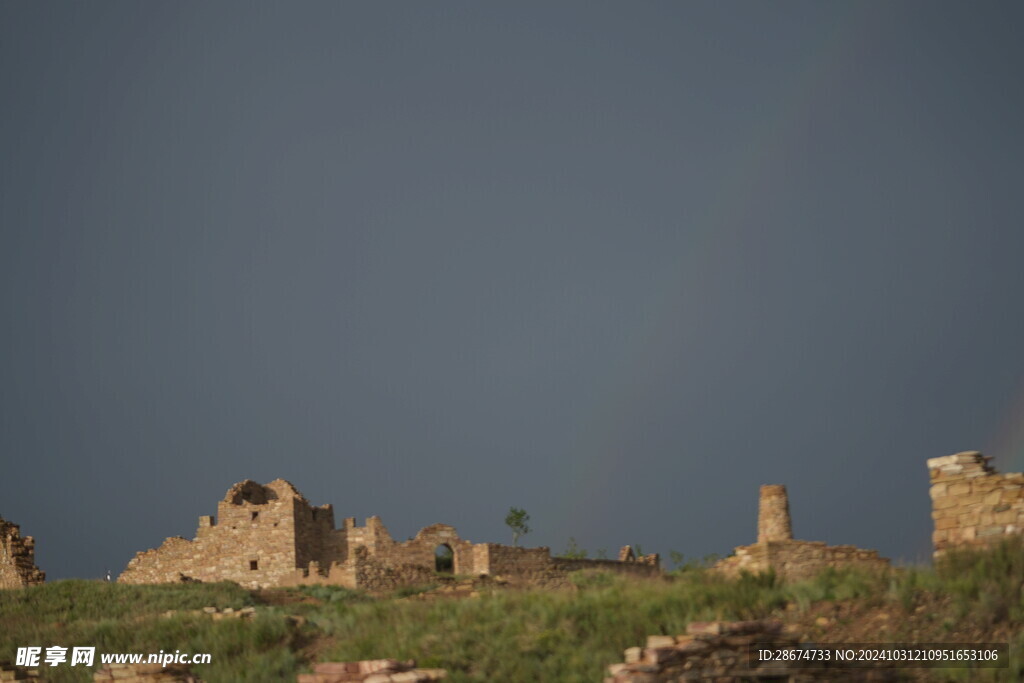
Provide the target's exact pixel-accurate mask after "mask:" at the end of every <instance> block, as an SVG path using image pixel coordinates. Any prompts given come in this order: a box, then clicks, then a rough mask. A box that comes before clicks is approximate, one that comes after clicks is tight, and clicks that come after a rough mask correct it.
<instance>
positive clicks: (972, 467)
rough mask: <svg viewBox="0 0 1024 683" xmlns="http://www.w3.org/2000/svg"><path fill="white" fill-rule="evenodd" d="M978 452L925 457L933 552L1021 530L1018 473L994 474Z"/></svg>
mask: <svg viewBox="0 0 1024 683" xmlns="http://www.w3.org/2000/svg"><path fill="white" fill-rule="evenodd" d="M990 459H991V458H988V457H986V456H984V455H982V454H981V453H979V452H978V451H965V452H963V453H956V454H955V455H947V456H945V457H941V458H931V459H930V460H928V474H929V476H930V478H931V484H932V485H931V490H930V491H929V493H930V495H931V498H932V519H933V520H934V521H935V530H934V531H933V532H932V543H933V545H934V548H935V553H934V554H935V557H936V558H939V557H942V555H944V554H945V553H946V551H948V550H950V549H954V548H975V547H982V546H986V545H989V544H991V543H993V542H997V541H999V540H1001V539H1003V538H1006V537H1008V536H1015V535H1019V534H1024V473H1020V472H1014V473H1011V474H999V473H998V472H997V471H996V470H995V468H993V467H991V466H990V465H989V464H988V461H989V460H990Z"/></svg>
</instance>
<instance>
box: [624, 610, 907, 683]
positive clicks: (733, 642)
mask: <svg viewBox="0 0 1024 683" xmlns="http://www.w3.org/2000/svg"><path fill="white" fill-rule="evenodd" d="M798 642H799V638H798V637H797V635H796V634H795V633H794V632H793V630H792V629H788V628H785V627H784V626H783V625H782V622H781V621H777V620H773V619H762V620H756V621H708V622H692V623H691V624H690V625H689V626H687V629H686V633H685V634H683V635H679V636H666V635H658V636H648V638H647V644H646V647H631V648H629V649H627V650H626V651H625V653H624V655H625V661H624V662H621V663H619V664H612V665H611V666H609V667H608V673H609V674H610V676H609V677H607V678H605V679H604V681H605V683H669V682H670V681H671V682H672V683H676V681H730V682H731V681H772V682H774V683H781V682H782V681H788V682H789V683H813V681H854V680H856V681H879V682H881V681H889V680H893V678H892V674H891V673H890V672H887V671H866V670H853V671H851V670H850V669H845V670H840V669H832V670H829V669H806V668H799V667H794V666H790V665H788V664H787V663H785V662H773V663H771V664H760V665H758V664H757V663H756V662H752V661H751V658H750V652H749V650H750V646H751V645H755V644H756V645H757V646H758V647H761V646H764V647H768V648H770V647H786V646H793V645H796V644H797V643H798Z"/></svg>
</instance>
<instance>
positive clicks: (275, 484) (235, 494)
mask: <svg viewBox="0 0 1024 683" xmlns="http://www.w3.org/2000/svg"><path fill="white" fill-rule="evenodd" d="M288 498H295V499H298V500H301V501H303V502H305V503H306V504H308V503H309V501H307V500H306V497H305V496H303V495H302V493H300V492H299V490H298V489H297V488H295V485H294V484H292V483H291V482H290V481H287V480H286V479H275V480H274V481H272V482H270V483H269V484H267V485H263V484H260V483H258V482H255V481H253V480H252V479H246V480H245V481H240V482H238V483H237V484H235V485H234V486H232V487H231V488H229V489H228V492H227V493H225V494H224V501H223V502H225V503H230V504H231V505H241V504H243V503H251V504H253V505H264V504H266V503H267V502H268V501H271V500H283V499H288Z"/></svg>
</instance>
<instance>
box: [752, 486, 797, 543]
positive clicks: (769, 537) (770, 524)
mask: <svg viewBox="0 0 1024 683" xmlns="http://www.w3.org/2000/svg"><path fill="white" fill-rule="evenodd" d="M791 540H793V525H792V522H790V520H789V495H788V494H787V493H786V487H785V486H783V485H782V484H765V485H763V486H762V487H761V500H760V503H759V505H758V511H757V542H758V543H767V542H768V541H791Z"/></svg>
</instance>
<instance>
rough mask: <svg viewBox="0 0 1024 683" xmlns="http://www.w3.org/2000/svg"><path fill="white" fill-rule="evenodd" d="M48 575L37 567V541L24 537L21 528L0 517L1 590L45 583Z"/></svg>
mask: <svg viewBox="0 0 1024 683" xmlns="http://www.w3.org/2000/svg"><path fill="white" fill-rule="evenodd" d="M45 580H46V574H45V573H44V572H41V571H39V568H38V567H37V566H36V541H35V539H34V538H32V537H31V536H22V535H21V527H19V526H18V525H17V524H12V523H11V522H7V521H4V519H3V518H2V517H0V588H21V587H22V586H32V585H35V584H40V583H43V581H45Z"/></svg>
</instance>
